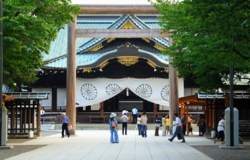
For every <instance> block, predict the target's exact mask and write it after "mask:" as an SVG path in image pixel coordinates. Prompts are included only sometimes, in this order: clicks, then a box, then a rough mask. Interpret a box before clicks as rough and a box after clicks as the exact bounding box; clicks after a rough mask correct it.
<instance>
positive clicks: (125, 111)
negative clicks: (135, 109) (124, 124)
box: [122, 108, 128, 116]
mask: <svg viewBox="0 0 250 160" xmlns="http://www.w3.org/2000/svg"><path fill="white" fill-rule="evenodd" d="M124 113H126V114H128V111H127V110H125V108H123V111H122V116H123V115H124Z"/></svg>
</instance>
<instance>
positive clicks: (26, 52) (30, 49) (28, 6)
mask: <svg viewBox="0 0 250 160" xmlns="http://www.w3.org/2000/svg"><path fill="white" fill-rule="evenodd" d="M70 3H71V1H70V0H4V1H3V18H2V20H3V67H4V68H3V83H4V84H7V85H9V86H10V87H11V86H13V83H14V82H15V83H25V84H29V83H33V82H35V81H36V80H37V77H36V71H35V70H36V69H39V68H40V67H42V66H43V62H42V53H47V54H48V53H49V50H50V44H51V42H52V41H53V40H54V39H55V38H56V36H57V33H58V31H59V30H60V29H62V28H63V27H64V26H65V24H66V23H67V22H69V21H73V17H72V15H77V14H78V12H79V10H80V9H81V8H80V6H76V5H75V6H74V5H71V4H70Z"/></svg>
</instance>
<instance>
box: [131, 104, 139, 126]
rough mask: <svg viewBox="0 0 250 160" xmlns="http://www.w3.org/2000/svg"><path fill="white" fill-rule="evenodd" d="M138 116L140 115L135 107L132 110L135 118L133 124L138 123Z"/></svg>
mask: <svg viewBox="0 0 250 160" xmlns="http://www.w3.org/2000/svg"><path fill="white" fill-rule="evenodd" d="M137 114H138V110H137V109H136V108H135V107H134V108H133V109H132V116H133V123H134V124H135V123H136V119H137Z"/></svg>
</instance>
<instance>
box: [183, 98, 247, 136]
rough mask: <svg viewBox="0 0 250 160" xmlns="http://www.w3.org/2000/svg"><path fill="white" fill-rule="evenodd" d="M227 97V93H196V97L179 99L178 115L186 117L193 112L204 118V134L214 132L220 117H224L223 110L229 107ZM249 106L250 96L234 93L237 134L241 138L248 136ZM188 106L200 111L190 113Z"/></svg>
mask: <svg viewBox="0 0 250 160" xmlns="http://www.w3.org/2000/svg"><path fill="white" fill-rule="evenodd" d="M228 97H229V94H228V93H217V94H206V93H197V94H196V95H191V96H186V97H182V98H179V106H180V115H183V114H184V113H185V114H186V115H188V114H192V113H194V112H195V114H197V113H198V114H202V115H204V116H205V121H206V129H207V130H206V132H210V131H212V130H215V131H216V130H217V125H218V122H219V120H220V117H221V116H222V115H224V112H225V109H226V108H227V107H229V105H228V104H229V99H228ZM249 104H250V94H248V93H234V107H236V108H237V109H238V110H239V134H240V135H241V136H245V135H247V136H249V135H250V108H249ZM190 106H197V107H199V108H200V110H195V111H194V112H192V110H191V108H190ZM186 119H187V117H186ZM195 120H196V119H195ZM187 123H188V122H187Z"/></svg>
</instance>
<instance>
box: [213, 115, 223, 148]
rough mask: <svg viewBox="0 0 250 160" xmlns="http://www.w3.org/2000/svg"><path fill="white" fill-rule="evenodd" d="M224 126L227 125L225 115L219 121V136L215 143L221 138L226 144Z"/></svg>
mask: <svg viewBox="0 0 250 160" xmlns="http://www.w3.org/2000/svg"><path fill="white" fill-rule="evenodd" d="M224 127H225V120H224V116H223V117H221V120H220V121H219V123H218V127H217V131H218V133H219V134H218V137H217V138H215V139H214V143H216V141H217V140H219V139H221V144H224V143H225V142H224Z"/></svg>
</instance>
